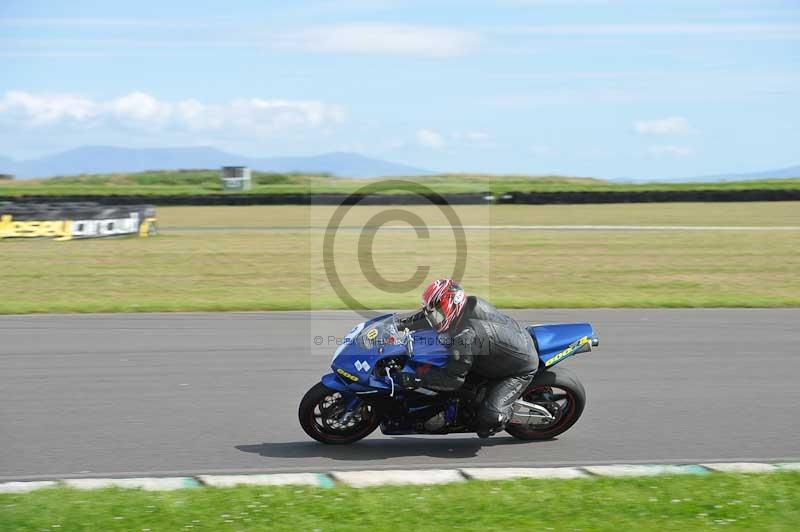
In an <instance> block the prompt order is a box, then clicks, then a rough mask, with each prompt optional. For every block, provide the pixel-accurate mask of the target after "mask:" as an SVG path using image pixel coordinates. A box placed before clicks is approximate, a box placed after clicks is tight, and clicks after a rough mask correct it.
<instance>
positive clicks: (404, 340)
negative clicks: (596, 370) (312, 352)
mask: <svg viewBox="0 0 800 532" xmlns="http://www.w3.org/2000/svg"><path fill="white" fill-rule="evenodd" d="M527 330H528V332H529V333H530V335H531V336H532V337H533V341H534V344H535V345H536V351H537V354H538V356H539V359H540V360H541V364H540V366H539V371H538V372H537V374H536V376H535V377H534V379H533V380H532V381H531V383H530V384H529V385H528V387H527V388H526V390H525V391H524V392H523V394H522V395H521V396H520V398H519V399H518V400H517V401H516V402H515V403H514V404H513V407H512V408H513V410H512V413H511V417H510V419H509V421H508V423H507V424H506V426H505V431H506V432H508V433H509V434H511V435H512V436H514V437H515V438H518V439H521V440H543V439H549V438H554V437H555V436H558V435H559V434H562V433H563V432H564V431H566V430H567V429H569V428H570V427H571V426H572V425H574V424H575V422H576V421H578V418H579V417H580V416H581V413H583V409H584V406H585V404H586V392H585V391H584V389H583V385H582V384H581V383H580V381H579V380H578V378H577V377H576V376H575V375H574V374H573V373H572V372H570V371H568V370H566V369H564V368H562V367H558V368H556V367H555V366H556V364H559V363H560V362H563V361H564V360H566V359H567V358H569V357H571V356H573V355H577V354H579V353H586V352H588V351H591V350H592V348H593V347H597V346H598V344H599V340H598V338H597V336H595V334H594V330H593V328H592V326H591V324H589V323H565V324H553V325H534V326H531V327H528V328H527ZM448 344H449V343H448V337H447V336H446V335H441V334H438V333H436V332H435V331H434V330H433V329H425V330H421V331H414V332H410V331H409V330H408V329H404V330H399V328H398V325H397V321H396V319H395V315H394V314H387V315H384V316H379V317H376V318H373V319H371V320H368V321H365V322H364V323H360V324H358V325H356V326H355V327H354V328H353V329H352V330H351V331H350V333H349V334H348V335H347V336H345V338H344V339H343V340H342V342H341V344H340V345H339V346H338V348H337V349H336V352H335V353H334V355H333V360H332V361H331V369H333V372H332V373H328V374H327V375H324V376H323V377H322V380H321V382H319V383H317V384H315V385H314V386H313V387H312V388H311V389H310V390H308V392H306V394H305V396H304V397H303V399H302V400H301V401H300V408H299V412H298V415H299V418H300V425H301V426H302V427H303V430H305V432H306V433H307V434H308V435H309V436H311V437H312V438H314V439H315V440H318V441H320V442H322V443H328V444H347V443H353V442H355V441H358V440H360V439H361V438H364V437H365V436H367V435H368V434H370V433H371V432H372V431H374V430H375V429H377V428H378V427H380V429H381V432H383V433H384V434H388V435H400V434H452V433H470V432H475V431H476V414H477V408H478V406H479V405H480V403H481V401H482V399H483V396H484V394H485V392H486V388H487V385H488V384H489V382H488V380H486V379H483V378H481V377H479V376H475V375H472V374H468V375H467V378H466V381H465V383H464V385H463V386H462V387H461V388H460V389H458V390H456V391H452V392H436V391H433V390H428V389H425V388H417V389H413V390H406V389H400V388H398V387H397V386H396V385H395V382H394V379H393V378H392V373H393V372H396V371H403V372H409V373H416V372H417V371H420V372H424V371H425V370H426V367H427V366H439V367H441V366H443V365H444V364H445V363H446V362H447V357H448V347H449V345H448Z"/></svg>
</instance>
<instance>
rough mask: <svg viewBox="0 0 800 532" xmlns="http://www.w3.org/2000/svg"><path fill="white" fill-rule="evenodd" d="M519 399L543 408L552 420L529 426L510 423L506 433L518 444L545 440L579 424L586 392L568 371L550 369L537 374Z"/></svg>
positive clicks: (584, 404) (576, 378)
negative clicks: (516, 439) (515, 439)
mask: <svg viewBox="0 0 800 532" xmlns="http://www.w3.org/2000/svg"><path fill="white" fill-rule="evenodd" d="M520 399H522V400H523V401H527V402H529V403H535V404H537V405H539V406H543V407H544V408H546V409H547V410H548V411H549V412H550V415H551V416H553V419H552V420H549V421H542V420H540V419H537V422H536V423H531V424H523V423H509V424H508V425H506V432H508V433H509V434H511V435H512V436H514V437H515V438H518V439H520V440H548V439H551V438H555V437H556V436H558V435H559V434H562V433H564V432H566V431H567V430H568V429H569V428H570V427H572V425H574V424H575V422H576V421H578V418H579V417H581V414H582V413H583V409H584V407H585V406H586V390H584V389H583V384H581V382H580V381H579V380H578V377H576V376H575V374H573V373H572V372H571V371H569V370H567V369H564V368H552V369H548V370H545V371H542V372H541V373H539V374H537V375H536V377H534V379H533V381H531V383H530V384H529V385H528V388H527V389H526V390H525V392H523V394H522V397H520Z"/></svg>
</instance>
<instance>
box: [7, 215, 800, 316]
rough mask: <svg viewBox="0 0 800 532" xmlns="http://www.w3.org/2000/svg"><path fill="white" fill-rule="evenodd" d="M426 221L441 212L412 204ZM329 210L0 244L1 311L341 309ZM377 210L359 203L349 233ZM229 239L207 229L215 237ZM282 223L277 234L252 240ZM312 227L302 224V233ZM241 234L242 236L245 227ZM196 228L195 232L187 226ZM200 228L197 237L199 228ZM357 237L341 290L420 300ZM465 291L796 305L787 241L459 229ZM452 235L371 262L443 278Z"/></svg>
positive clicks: (349, 245) (340, 263)
mask: <svg viewBox="0 0 800 532" xmlns="http://www.w3.org/2000/svg"><path fill="white" fill-rule="evenodd" d="M409 210H411V211H412V212H414V213H417V214H418V215H419V216H420V217H421V218H422V219H423V220H425V221H426V222H427V223H428V224H430V225H440V224H446V223H447V220H446V219H444V217H443V216H442V214H441V213H440V212H439V211H438V208H436V207H432V206H427V207H426V206H419V207H411V208H409ZM333 211H334V208H333V207H300V206H296V207H268V206H256V207H169V208H167V207H164V208H159V209H158V217H159V220H160V222H159V223H160V225H161V228H162V230H163V232H162V234H161V235H159V236H156V237H151V238H125V239H114V240H86V241H73V242H55V241H49V240H28V241H23V240H17V241H7V240H3V241H0V253H1V254H2V257H3V260H2V262H0V268H2V269H1V270H0V313H4V314H15V313H32V312H120V311H131V312H136V311H200V310H209V311H213V310H288V309H312V308H313V309H322V308H331V309H339V308H346V305H345V303H344V302H343V301H341V300H340V299H339V298H338V296H337V295H336V293H335V292H334V290H333V289H332V287H331V284H330V283H329V281H328V279H327V277H326V273H325V269H324V266H323V261H322V259H323V256H322V252H321V249H322V237H323V235H324V231H322V230H320V229H316V228H317V227H325V225H326V224H327V222H328V220H330V217H331V216H332V213H333ZM380 212H385V208H382V207H372V206H365V207H356V208H354V209H352V210H351V211H350V213H349V214H348V216H347V217H346V218H345V219H344V221H343V222H344V224H345V225H352V226H359V227H360V226H361V225H363V224H364V223H365V222H366V221H367V220H368V219H370V218H371V217H372V216H374V215H376V214H378V213H380ZM455 212H456V213H457V215H458V216H459V217H460V218H461V219H462V220H463V221H464V222H465V223H469V224H475V225H482V224H487V225H508V224H511V225H513V224H577V225H582V224H602V225H608V224H610V225H614V224H649V225H693V224H697V225H733V226H735V225H739V226H741V225H746V226H751V225H752V226H760V225H766V226H777V225H780V226H785V225H789V226H800V204H798V203H793V202H776V203H724V204H648V205H641V204H640V205H636V204H632V205H588V206H575V205H564V206H557V205H548V206H480V207H475V206H460V207H456V208H455ZM215 226H216V227H220V226H227V227H229V229H223V230H214V231H205V230H203V229H209V228H214V227H215ZM264 227H284V228H285V230H274V229H273V230H262V229H260V228H264ZM311 227H313V229H310V228H311ZM248 228H249V229H250V230H247V229H248ZM189 229H194V230H189ZM198 229H199V230H198ZM359 236H360V233H359V232H358V231H344V232H341V233H339V234H338V235H337V238H336V249H335V255H334V260H333V261H332V263H333V264H335V265H336V267H337V270H338V272H339V275H340V277H341V280H342V283H343V285H344V286H345V287H347V289H348V290H349V291H350V292H352V294H353V295H354V296H355V297H357V298H358V299H359V300H361V301H362V302H363V303H364V304H366V305H369V306H371V307H373V308H412V307H414V306H416V305H418V302H419V291H420V289H419V288H417V287H414V288H413V289H410V290H406V291H403V292H400V293H391V292H388V291H386V290H382V289H378V288H375V287H374V286H372V285H371V284H370V283H369V282H367V280H366V279H365V276H364V274H363V273H362V271H361V267H360V266H359V265H358V256H357V253H356V250H357V249H358V246H359ZM466 236H467V244H468V245H467V267H466V271H465V274H464V276H463V278H462V282H463V284H464V285H465V286H466V287H467V288H468V289H469V291H470V292H472V293H475V294H480V295H482V296H484V297H486V298H488V299H489V300H491V301H493V302H494V303H496V304H497V305H499V306H502V307H507V308H513V307H517V308H520V307H533V308H543V307H575V308H578V307H584V308H585V307H642V308H645V307H796V306H800V274H799V273H798V272H800V231H766V232H757V231H735V232H730V231H728V232H721V231H652V232H626V231H507V230H492V231H486V230H467V231H466ZM455 254H456V249H455V246H454V244H453V238H452V235H451V233H450V231H431V232H430V235H429V237H428V238H418V237H417V235H416V234H415V233H414V232H413V231H402V232H397V231H384V230H382V231H378V232H377V235H376V239H375V244H374V260H375V267H376V269H377V271H378V272H380V273H381V275H383V276H384V277H386V278H388V279H391V280H396V281H399V280H403V279H407V278H409V277H411V275H412V274H413V273H414V271H415V270H416V269H417V267H418V266H426V265H429V266H430V271H429V274H428V277H429V278H433V277H435V276H441V275H448V274H450V273H451V272H452V271H453V266H454V256H455Z"/></svg>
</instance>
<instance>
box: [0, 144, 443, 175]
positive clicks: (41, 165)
mask: <svg viewBox="0 0 800 532" xmlns="http://www.w3.org/2000/svg"><path fill="white" fill-rule="evenodd" d="M229 165H239V166H249V167H250V168H252V169H253V170H261V171H264V172H314V173H323V172H324V173H330V174H334V175H337V176H342V177H384V176H387V177H388V176H407V175H422V174H429V173H431V172H429V171H427V170H423V169H420V168H414V167H411V166H405V165H402V164H397V163H392V162H389V161H382V160H380V159H372V158H370V157H364V156H362V155H358V154H356V153H347V152H334V153H326V154H322V155H313V156H309V157H245V156H242V155H236V154H233V153H227V152H224V151H222V150H218V149H216V148H211V147H201V148H141V149H134V148H117V147H113V146H83V147H80V148H75V149H73V150H67V151H64V152H60V153H55V154H52V155H46V156H44V157H41V158H38V159H31V160H27V161H19V162H15V161H11V160H10V159H6V158H2V157H0V173H6V174H14V175H16V176H17V177H20V178H27V177H51V176H56V175H77V174H105V173H113V172H141V171H145V170H177V169H180V168H218V167H220V166H229Z"/></svg>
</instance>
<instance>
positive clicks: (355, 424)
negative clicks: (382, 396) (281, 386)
mask: <svg viewBox="0 0 800 532" xmlns="http://www.w3.org/2000/svg"><path fill="white" fill-rule="evenodd" d="M345 402H346V399H345V397H344V396H343V395H342V394H341V393H340V392H339V391H337V390H333V389H331V388H328V387H327V386H325V385H324V384H322V383H321V382H318V383H317V384H315V385H314V386H312V387H311V389H310V390H308V391H307V392H306V394H305V395H304V396H303V399H302V400H301V401H300V407H299V409H298V412H297V415H298V418H299V420H300V426H301V427H303V430H304V431H305V432H306V434H308V435H309V436H311V437H312V438H314V439H315V440H317V441H319V442H322V443H327V444H331V445H346V444H348V443H353V442H355V441H358V440H360V439H361V438H364V437H366V436H368V435H369V434H370V433H371V432H372V431H374V430H375V429H376V428H378V425H380V420H379V419H378V416H377V415H376V413H375V410H374V409H373V408H372V406H370V405H369V404H368V403H365V402H362V403H361V405H360V406H359V407H358V408H357V409H356V410H355V411H354V412H353V413H352V415H351V416H349V417H346V416H345V412H344V407H345V404H344V403H345Z"/></svg>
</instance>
